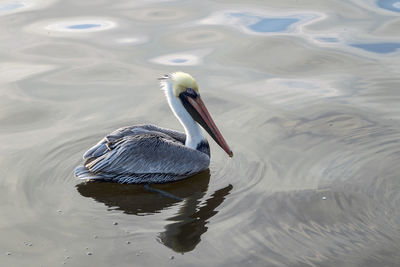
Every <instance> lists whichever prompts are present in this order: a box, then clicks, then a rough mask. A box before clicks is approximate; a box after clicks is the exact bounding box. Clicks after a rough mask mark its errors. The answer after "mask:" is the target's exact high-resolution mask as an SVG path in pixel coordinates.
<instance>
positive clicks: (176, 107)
mask: <svg viewBox="0 0 400 267" xmlns="http://www.w3.org/2000/svg"><path fill="white" fill-rule="evenodd" d="M160 80H161V86H162V88H163V89H164V91H165V93H166V96H167V99H168V103H169V105H170V107H171V109H172V110H173V112H174V114H175V116H176V117H177V118H178V119H179V121H180V122H181V123H182V125H183V127H184V128H185V132H186V136H187V140H186V145H187V146H189V147H192V148H194V149H195V148H196V146H197V145H199V143H200V142H201V141H202V140H203V139H205V138H204V136H203V135H202V134H201V131H200V130H198V126H197V123H198V124H199V125H200V126H201V127H202V128H203V129H204V130H206V131H207V132H208V134H209V135H210V136H211V137H212V138H213V139H214V140H215V142H216V143H217V144H218V145H219V146H220V147H221V148H222V149H223V150H224V151H225V152H226V153H227V154H228V155H229V156H230V157H232V156H233V153H232V150H231V149H230V148H229V146H228V144H227V143H226V141H225V139H224V137H223V136H222V134H221V132H220V131H219V129H218V128H217V125H216V124H215V122H214V121H213V119H212V118H211V115H210V113H209V112H208V110H207V108H206V106H205V105H204V103H203V101H202V99H201V97H200V92H199V88H198V85H197V82H196V80H195V79H194V78H193V77H192V76H191V75H190V74H187V73H184V72H174V73H171V74H167V75H165V76H163V77H161V78H160ZM195 122H196V123H195Z"/></svg>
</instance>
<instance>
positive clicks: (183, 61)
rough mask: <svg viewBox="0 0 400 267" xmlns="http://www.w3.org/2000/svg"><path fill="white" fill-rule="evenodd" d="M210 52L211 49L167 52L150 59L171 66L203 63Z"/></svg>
mask: <svg viewBox="0 0 400 267" xmlns="http://www.w3.org/2000/svg"><path fill="white" fill-rule="evenodd" d="M209 53H210V51H209V50H197V51H188V52H183V53H174V54H167V55H164V56H159V57H156V58H153V59H150V62H153V63H156V64H161V65H170V66H194V65H200V64H202V62H203V57H205V56H206V55H208V54H209Z"/></svg>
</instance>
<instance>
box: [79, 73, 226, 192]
mask: <svg viewBox="0 0 400 267" xmlns="http://www.w3.org/2000/svg"><path fill="white" fill-rule="evenodd" d="M159 79H160V83H161V88H162V90H164V92H165V95H166V97H167V100H168V104H169V106H170V108H171V109H172V111H173V113H174V114H175V116H176V117H177V118H178V120H179V121H180V123H181V124H182V126H183V128H184V129H185V133H182V132H178V131H175V130H170V129H165V128H161V127H158V126H155V125H135V126H130V127H122V128H120V129H118V130H116V131H114V132H112V133H111V134H109V135H107V136H106V137H105V138H103V139H102V140H100V142H99V143H97V144H96V145H95V146H93V147H92V148H90V149H89V150H88V151H87V152H86V153H85V154H84V155H83V159H84V160H85V163H84V165H83V166H78V167H77V168H76V169H75V176H76V177H78V178H81V179H88V180H103V181H110V182H117V183H126V184H128V183H129V184H131V183H134V184H152V183H167V182H173V181H177V180H180V179H183V178H187V177H189V176H193V175H194V174H196V173H199V172H202V171H204V170H206V169H207V168H208V166H209V165H210V146H209V144H208V142H207V139H206V137H205V136H204V134H203V132H202V130H201V128H200V126H201V127H202V128H204V129H205V130H206V131H207V132H208V133H209V135H210V136H211V137H212V138H213V139H214V140H215V141H216V142H217V144H218V145H219V146H220V147H221V148H222V149H223V150H225V152H226V153H227V154H228V155H229V156H230V157H232V156H233V153H232V151H231V150H230V148H229V146H228V144H227V143H226V141H225V139H224V138H223V136H222V134H221V133H220V131H219V130H218V128H217V126H216V125H215V123H214V121H213V119H212V118H211V116H210V113H209V112H208V111H207V108H206V106H205V105H204V103H203V101H202V100H201V98H200V93H199V89H198V86H197V83H196V80H195V79H194V78H193V77H192V76H191V75H189V74H187V73H183V72H175V73H172V74H167V75H164V76H163V77H161V78H159Z"/></svg>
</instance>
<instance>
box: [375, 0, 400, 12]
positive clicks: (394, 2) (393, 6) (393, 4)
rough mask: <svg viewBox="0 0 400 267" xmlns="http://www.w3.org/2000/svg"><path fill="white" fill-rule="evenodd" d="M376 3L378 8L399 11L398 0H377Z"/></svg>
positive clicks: (399, 3) (399, 4)
mask: <svg viewBox="0 0 400 267" xmlns="http://www.w3.org/2000/svg"><path fill="white" fill-rule="evenodd" d="M377 4H378V6H379V7H380V8H383V9H387V10H390V11H395V12H400V1H399V0H378V2H377Z"/></svg>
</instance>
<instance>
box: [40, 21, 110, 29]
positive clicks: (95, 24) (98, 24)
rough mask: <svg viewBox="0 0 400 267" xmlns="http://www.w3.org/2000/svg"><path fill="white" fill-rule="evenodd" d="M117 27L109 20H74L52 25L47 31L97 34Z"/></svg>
mask: <svg viewBox="0 0 400 267" xmlns="http://www.w3.org/2000/svg"><path fill="white" fill-rule="evenodd" d="M115 26H116V23H115V22H112V21H107V20H75V21H74V20H72V21H62V22H58V23H54V24H50V25H48V26H46V27H45V29H46V30H50V31H58V32H97V31H104V30H108V29H111V28H114V27H115Z"/></svg>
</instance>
